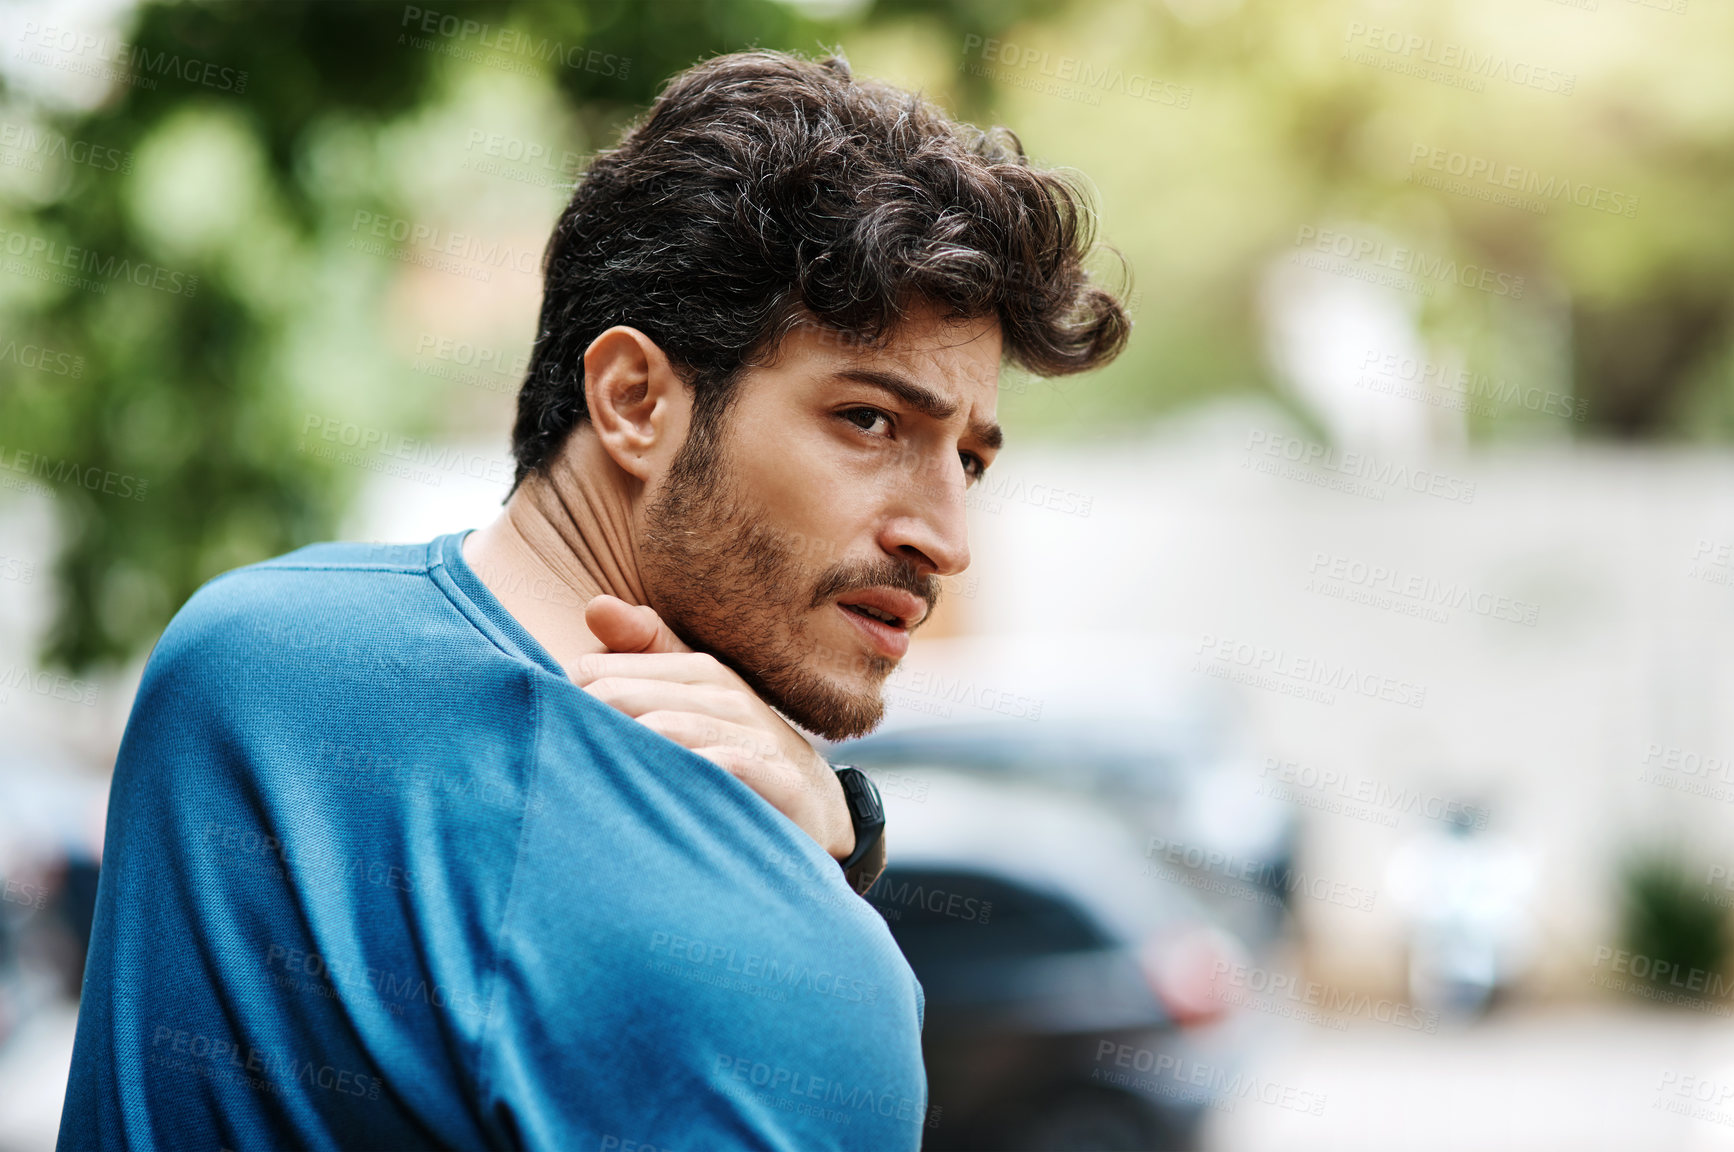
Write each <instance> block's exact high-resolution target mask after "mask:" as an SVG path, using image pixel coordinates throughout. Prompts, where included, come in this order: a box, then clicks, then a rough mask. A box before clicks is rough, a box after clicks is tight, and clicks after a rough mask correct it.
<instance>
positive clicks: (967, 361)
mask: <svg viewBox="0 0 1734 1152" xmlns="http://www.w3.org/2000/svg"><path fill="white" fill-rule="evenodd" d="M1000 348H1001V344H1000V330H999V322H998V320H997V319H995V318H993V317H985V318H979V319H971V320H954V319H937V318H930V317H911V319H910V320H908V321H906V322H905V323H903V324H902V325H899V326H898V328H897V329H896V330H895V331H894V332H893V333H892V334H891V336H890V338H889V339H887V340H886V341H884V342H883V343H882V344H880V345H877V346H870V345H867V344H857V345H855V346H854V347H853V348H851V349H850V350H849V354H848V355H847V356H846V357H845V359H846V360H847V361H848V362H849V364H848V366H849V367H850V368H855V369H866V370H869V371H871V370H875V369H877V370H881V371H889V372H896V373H899V374H901V375H904V376H907V377H910V378H912V379H915V380H917V381H918V382H920V383H922V384H924V385H926V386H927V387H929V388H935V389H938V390H941V391H943V392H944V393H945V394H946V395H948V396H949V397H951V398H952V399H954V400H957V401H960V402H961V403H964V404H967V405H969V406H970V407H972V408H974V409H975V410H976V411H977V412H978V413H979V414H982V415H987V416H991V415H992V414H993V409H994V402H995V398H996V397H997V395H998V391H999V374H1000Z"/></svg>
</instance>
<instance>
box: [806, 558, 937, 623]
mask: <svg viewBox="0 0 1734 1152" xmlns="http://www.w3.org/2000/svg"><path fill="white" fill-rule="evenodd" d="M858 588H895V589H897V590H898V591H900V592H908V593H909V594H910V595H912V596H918V597H920V598H921V600H922V601H923V602H924V603H925V604H926V605H927V612H926V614H925V615H923V616H922V620H923V621H925V620H927V618H928V617H929V616H932V615H933V609H934V608H935V607H936V606H937V605H938V604H939V590H940V584H939V577H938V576H931V575H929V576H923V575H922V574H921V573H920V572H919V571H917V570H916V568H915V565H913V564H899V563H898V562H897V561H895V560H892V559H889V558H887V559H885V560H884V561H875V560H853V561H848V562H845V563H842V564H838V565H836V566H835V567H833V568H830V569H828V570H827V571H826V572H825V574H824V575H823V576H821V577H819V583H818V585H817V586H816V587H815V588H814V589H813V602H812V603H811V604H810V605H808V607H810V608H818V607H820V606H821V605H823V604H824V603H825V601H827V600H830V599H831V598H832V597H835V596H841V595H842V594H843V593H845V592H853V591H855V590H856V589H858Z"/></svg>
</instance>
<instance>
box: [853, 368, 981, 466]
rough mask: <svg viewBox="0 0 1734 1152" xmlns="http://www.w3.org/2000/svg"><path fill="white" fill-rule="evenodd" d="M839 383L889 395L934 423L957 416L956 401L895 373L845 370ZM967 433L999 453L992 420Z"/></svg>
mask: <svg viewBox="0 0 1734 1152" xmlns="http://www.w3.org/2000/svg"><path fill="white" fill-rule="evenodd" d="M837 378H838V379H841V380H853V381H855V382H856V383H857V384H866V385H868V386H869V387H872V388H879V389H883V390H884V391H886V392H889V393H891V394H892V395H893V396H895V397H897V398H898V399H899V400H901V401H903V402H904V403H905V404H907V405H908V406H909V407H911V408H913V409H915V410H916V411H917V412H919V413H921V414H922V415H923V416H926V417H928V418H930V419H933V420H949V419H951V418H952V417H953V416H955V415H957V402H956V401H955V400H948V399H946V398H945V397H944V396H941V395H940V394H939V393H937V392H935V391H933V390H932V389H930V388H924V387H922V386H921V385H920V384H917V383H916V382H915V381H913V380H907V379H905V378H903V377H902V376H899V375H897V374H896V373H894V372H878V371H875V370H874V369H871V368H847V369H844V370H843V371H841V372H839V373H837ZM969 433H970V435H971V436H974V437H975V438H976V439H977V440H979V441H981V443H982V444H983V445H985V446H986V447H988V448H992V449H994V450H996V451H997V450H998V449H999V447H1000V445H1001V444H1003V443H1004V442H1005V433H1004V432H1003V431H1002V430H1001V429H1000V426H999V425H998V424H995V423H994V422H993V421H991V420H972V421H970V423H969Z"/></svg>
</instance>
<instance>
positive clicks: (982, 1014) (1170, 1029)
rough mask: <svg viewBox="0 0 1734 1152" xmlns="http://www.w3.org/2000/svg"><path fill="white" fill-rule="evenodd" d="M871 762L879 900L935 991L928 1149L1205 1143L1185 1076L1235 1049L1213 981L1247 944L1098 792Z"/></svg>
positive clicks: (1227, 1061) (1199, 1095)
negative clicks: (1166, 871)
mask: <svg viewBox="0 0 1734 1152" xmlns="http://www.w3.org/2000/svg"><path fill="white" fill-rule="evenodd" d="M870 774H872V775H874V776H875V779H876V780H877V781H878V782H879V783H880V785H881V793H882V796H883V798H884V802H885V808H886V812H887V818H888V828H887V848H888V851H889V857H890V860H891V864H890V866H889V867H888V868H887V870H886V872H885V873H884V875H882V876H881V877H880V879H879V880H878V882H877V883H875V884H874V886H873V887H872V888H871V889H869V890H868V892H867V899H868V901H869V902H870V903H871V904H872V905H873V906H874V907H875V908H876V909H878V910H879V912H880V914H881V915H883V916H884V917H885V919H886V923H887V925H888V926H889V927H890V929H891V932H892V935H893V936H894V937H895V938H896V940H897V943H898V944H899V946H900V947H901V948H902V949H903V952H904V955H905V956H906V957H907V958H908V960H909V964H910V967H911V968H913V969H914V971H915V974H916V977H917V978H918V979H919V980H920V981H921V984H922V987H923V989H924V990H925V993H926V1003H927V1007H926V1020H925V1026H924V1028H923V1033H922V1044H923V1053H924V1057H925V1059H926V1066H927V1075H928V1100H929V1105H930V1108H931V1109H932V1110H933V1111H932V1112H931V1113H930V1116H932V1117H933V1119H930V1122H929V1123H930V1127H929V1129H928V1131H927V1133H926V1139H925V1142H924V1144H923V1147H924V1148H926V1149H932V1150H939V1149H995V1150H1000V1152H1006V1150H1014V1149H1016V1150H1031V1152H1033V1150H1036V1149H1040V1150H1042V1152H1086V1150H1106V1149H1176V1150H1180V1149H1189V1148H1192V1147H1194V1146H1195V1136H1196V1131H1197V1129H1198V1126H1199V1122H1200V1119H1201V1117H1202V1115H1203V1114H1204V1111H1205V1109H1206V1108H1208V1107H1210V1106H1211V1103H1212V1100H1213V1098H1212V1095H1211V1089H1210V1088H1209V1087H1208V1085H1206V1086H1204V1087H1200V1086H1198V1084H1197V1083H1195V1082H1189V1080H1188V1079H1187V1078H1186V1077H1185V1076H1183V1075H1181V1074H1180V1073H1182V1072H1185V1071H1187V1070H1195V1069H1199V1068H1203V1069H1207V1070H1217V1069H1226V1068H1228V1067H1229V1066H1230V1065H1231V1064H1232V1063H1233V1058H1232V1050H1231V1049H1230V1050H1224V1049H1225V1048H1227V1047H1228V1043H1227V1041H1226V1037H1224V1036H1223V1035H1221V1034H1220V1030H1219V1029H1216V1028H1215V1027H1214V1024H1215V1022H1216V1021H1217V1020H1218V1019H1219V1018H1220V1017H1221V1016H1222V1015H1223V1002H1222V1001H1221V1000H1219V999H1218V998H1217V997H1216V995H1215V989H1214V988H1213V986H1212V980H1213V979H1215V978H1216V976H1217V974H1218V972H1219V971H1220V970H1221V966H1222V965H1224V964H1228V963H1233V962H1235V960H1236V959H1237V958H1238V957H1239V956H1240V955H1241V948H1240V945H1239V943H1238V941H1236V940H1235V939H1234V938H1233V937H1232V936H1231V935H1230V934H1228V933H1226V932H1225V931H1223V930H1222V928H1221V927H1220V926H1219V925H1218V924H1217V923H1216V921H1215V919H1214V918H1213V917H1212V916H1211V915H1210V914H1209V913H1208V912H1207V911H1206V910H1205V909H1204V908H1203V906H1202V905H1200V904H1199V903H1198V902H1197V901H1195V900H1194V899H1192V897H1191V895H1190V894H1189V893H1188V892H1187V891H1186V890H1184V889H1182V888H1179V887H1177V886H1175V885H1173V884H1170V883H1165V882H1163V881H1161V880H1159V879H1156V878H1153V877H1152V876H1151V875H1150V874H1149V870H1148V868H1147V867H1146V862H1145V858H1144V854H1143V851H1142V844H1141V841H1140V837H1139V836H1138V834H1137V833H1136V832H1134V831H1133V830H1132V829H1131V828H1129V827H1128V826H1127V824H1126V823H1125V821H1124V820H1123V819H1121V818H1120V816H1118V815H1117V814H1115V813H1114V811H1113V810H1112V809H1110V808H1107V807H1105V806H1103V805H1101V804H1100V803H1099V802H1096V801H1094V800H1092V799H1090V798H1088V797H1084V796H1079V795H1076V794H1073V793H1068V792H1066V791H1064V790H1061V789H1055V788H1051V787H1046V786H1043V785H1039V784H1032V783H1029V782H1017V781H1011V782H1007V781H999V782H995V781H990V780H984V779H980V778H977V777H972V776H970V775H967V774H963V773H958V772H952V771H945V770H939V769H922V768H919V767H914V766H904V767H900V768H899V769H897V770H896V771H880V772H877V773H870ZM916 782H919V783H918V784H917V783H916ZM1204 1079H1205V1080H1209V1079H1211V1077H1209V1076H1206V1077H1204ZM1217 1079H1220V1077H1217Z"/></svg>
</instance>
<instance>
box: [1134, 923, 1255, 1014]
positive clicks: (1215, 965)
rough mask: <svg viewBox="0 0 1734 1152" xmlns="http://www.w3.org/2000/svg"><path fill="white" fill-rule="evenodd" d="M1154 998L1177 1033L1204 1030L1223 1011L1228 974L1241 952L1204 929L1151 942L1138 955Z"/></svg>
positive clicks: (1235, 943) (1227, 938) (1217, 932)
mask: <svg viewBox="0 0 1734 1152" xmlns="http://www.w3.org/2000/svg"><path fill="white" fill-rule="evenodd" d="M1139 960H1140V962H1141V963H1142V964H1143V967H1144V975H1145V977H1146V978H1147V979H1148V980H1149V981H1150V987H1151V988H1152V989H1153V990H1154V991H1155V993H1156V998H1157V999H1158V1000H1160V1001H1161V1002H1162V1006H1163V1007H1164V1008H1166V1009H1168V1012H1169V1014H1170V1015H1172V1016H1173V1017H1174V1020H1175V1022H1176V1023H1178V1024H1180V1025H1181V1026H1182V1027H1188V1028H1190V1027H1195V1026H1198V1025H1203V1024H1208V1023H1210V1022H1211V1021H1213V1020H1216V1019H1218V1018H1220V1017H1221V1016H1222V1015H1223V1014H1224V1013H1226V1012H1227V1011H1228V1006H1229V1001H1228V999H1227V997H1226V993H1227V991H1228V989H1229V974H1230V973H1231V972H1232V971H1233V970H1234V968H1235V966H1236V965H1239V964H1244V963H1245V962H1246V949H1244V948H1243V947H1241V943H1240V941H1239V940H1236V939H1235V938H1234V937H1233V936H1231V935H1230V934H1229V933H1227V932H1224V931H1223V930H1222V929H1220V928H1216V927H1212V926H1211V925H1208V924H1200V925H1193V926H1191V927H1189V928H1183V929H1181V930H1180V931H1178V932H1169V933H1163V934H1161V935H1158V936H1152V937H1151V938H1150V939H1149V940H1147V941H1146V942H1145V944H1144V947H1143V948H1142V949H1141V950H1140V952H1139Z"/></svg>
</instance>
